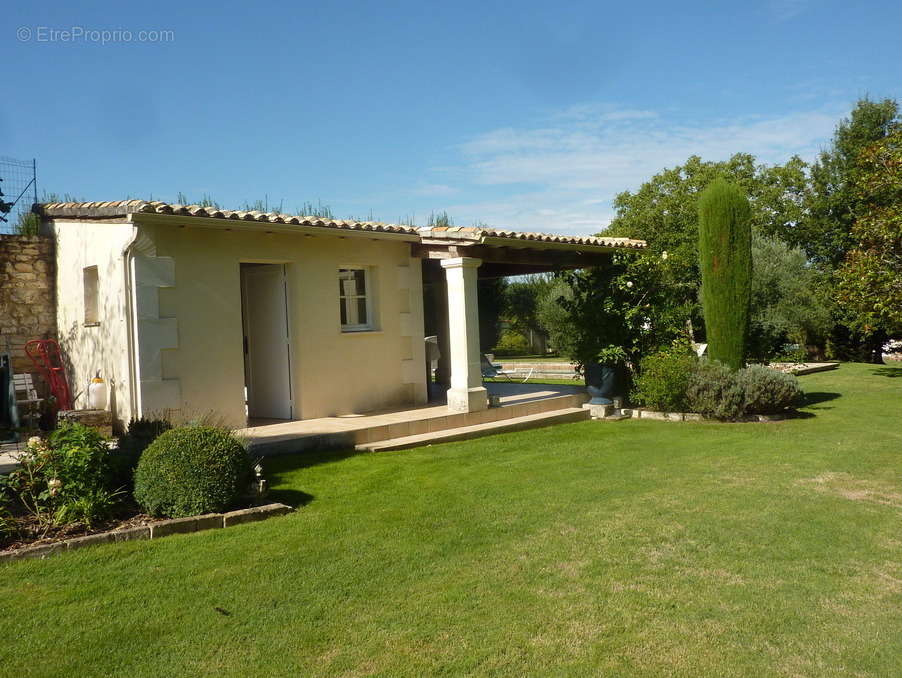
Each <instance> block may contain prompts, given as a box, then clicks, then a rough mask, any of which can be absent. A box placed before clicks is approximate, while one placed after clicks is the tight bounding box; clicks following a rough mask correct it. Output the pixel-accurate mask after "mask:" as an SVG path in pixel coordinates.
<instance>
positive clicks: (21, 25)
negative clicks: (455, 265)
mask: <svg viewBox="0 0 902 678" xmlns="http://www.w3.org/2000/svg"><path fill="white" fill-rule="evenodd" d="M3 15H4V16H3V26H2V29H0V30H2V33H3V34H4V35H3V38H2V40H0V69H2V72H3V82H4V85H5V87H4V91H5V94H4V100H3V105H2V106H0V155H7V156H12V157H16V158H31V157H35V158H37V162H38V169H39V184H40V187H42V188H44V189H46V190H48V191H54V192H57V193H64V192H68V193H70V194H73V195H75V196H77V197H79V198H84V199H88V200H116V199H120V198H123V197H126V196H132V197H148V196H150V195H152V196H153V197H154V198H155V199H163V200H171V201H174V200H175V199H176V194H177V192H179V191H182V192H184V193H186V194H187V195H188V196H189V197H190V198H192V199H196V198H200V197H201V196H202V195H203V194H211V195H212V196H213V197H214V198H216V199H217V200H218V201H219V202H220V203H222V204H223V205H224V206H227V207H235V206H238V205H239V204H241V203H243V202H244V201H246V200H254V199H256V198H262V197H263V196H264V194H267V195H268V196H269V199H270V201H271V202H275V203H276V204H278V202H279V201H280V200H283V201H284V202H283V210H284V211H287V212H292V213H293V212H294V211H295V210H296V209H297V208H298V207H299V206H301V205H302V204H303V203H304V202H306V201H313V202H316V201H317V200H321V201H322V202H323V203H326V204H328V205H331V206H332V208H333V210H334V212H335V213H336V216H339V217H342V218H344V217H349V216H354V217H360V216H367V215H369V214H370V213H371V212H372V214H373V216H374V217H376V218H378V219H381V220H384V221H396V220H397V219H398V218H399V217H403V216H405V215H415V217H416V219H417V221H418V222H419V223H421V224H422V223H424V221H425V218H426V216H427V215H428V213H429V212H430V211H432V210H448V212H449V213H451V215H452V216H453V217H454V218H455V220H456V222H457V223H458V224H461V225H470V224H472V223H473V222H474V221H475V220H480V221H483V222H486V223H489V224H491V225H493V226H498V227H507V228H515V229H520V230H541V231H551V232H573V233H591V232H595V231H598V230H599V229H601V228H603V227H604V225H605V224H606V223H607V222H608V220H609V219H610V218H611V216H612V214H613V211H612V208H611V204H610V202H611V199H612V198H613V197H614V196H615V195H616V194H617V193H618V192H620V191H622V190H626V189H635V188H636V187H638V186H639V184H641V182H642V181H643V180H645V179H647V178H649V177H650V176H651V175H653V174H654V173H656V172H657V171H659V170H660V169H662V168H663V167H667V166H673V165H676V164H679V163H681V162H682V161H684V160H685V159H686V158H687V157H688V156H689V155H691V154H698V155H701V156H702V157H703V158H705V159H710V160H718V159H724V158H726V157H728V156H729V155H731V154H732V153H734V152H738V151H744V152H748V153H752V154H754V155H756V156H757V157H758V158H759V159H761V160H762V161H765V162H782V161H784V160H785V159H786V158H788V157H789V156H791V155H792V154H799V155H801V156H802V157H804V158H806V159H811V158H813V157H814V155H815V154H816V152H817V150H818V149H819V148H821V147H822V146H823V145H824V144H825V143H826V142H827V141H828V139H829V137H830V135H831V134H832V131H833V128H834V126H835V124H836V122H837V121H838V119H839V118H840V117H842V116H843V115H846V114H847V113H848V112H849V110H850V109H851V107H852V106H853V105H854V103H855V101H856V100H857V99H858V98H859V97H862V96H864V95H870V96H871V97H872V98H883V97H893V98H902V68H900V64H902V40H900V39H899V35H900V32H902V3H892V2H867V1H865V2H856V3H850V2H847V1H845V2H840V1H824V2H816V1H814V0H811V1H808V0H763V1H761V2H753V1H749V2H742V3H739V2H689V1H687V2H682V3H673V2H630V3H625V2H579V3H551V2H545V3H533V2H519V3H512V2H497V3H496V2H485V1H483V2H454V3H434V2H426V1H424V0H420V1H418V2H376V1H370V2H328V3H327V2H300V3H287V2H285V3H273V2H264V1H257V2H240V3H235V2H225V1H223V2H215V3H213V2H179V3H168V2H155V3H124V2H117V3H100V2H96V3H79V2H53V1H50V2H44V3H18V5H11V4H8V5H7V6H6V7H5V8H4V12H3ZM72 28H75V29H79V30H82V31H84V32H85V36H84V37H77V38H76V37H70V38H68V39H67V38H65V37H60V36H59V35H57V37H55V38H54V37H53V36H52V34H51V33H50V31H51V29H55V30H68V29H72ZM91 31H110V32H113V31H130V32H131V34H132V39H131V41H127V40H124V39H122V38H121V37H119V36H117V35H115V34H113V35H111V36H110V37H109V38H108V42H107V44H104V43H103V37H102V35H100V34H95V33H89V32H91ZM140 31H171V35H170V36H169V37H168V38H160V39H157V40H153V39H151V40H147V41H144V42H141V41H140V40H139V37H138V36H139V32H140ZM151 37H153V36H151ZM109 40H111V42H110V41H109Z"/></svg>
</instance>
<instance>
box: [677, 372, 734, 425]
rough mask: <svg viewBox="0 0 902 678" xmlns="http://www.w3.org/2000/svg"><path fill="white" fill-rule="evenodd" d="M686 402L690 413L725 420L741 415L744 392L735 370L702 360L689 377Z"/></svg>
mask: <svg viewBox="0 0 902 678" xmlns="http://www.w3.org/2000/svg"><path fill="white" fill-rule="evenodd" d="M686 402H687V403H688V405H689V409H690V410H691V411H692V412H698V413H699V414H702V415H704V416H706V417H713V418H714V419H722V420H725V421H738V420H739V419H742V418H743V417H744V416H745V394H744V393H743V391H742V386H741V385H740V384H739V383H737V380H736V377H735V373H734V372H733V371H732V370H731V369H729V368H728V367H725V366H724V365H722V364H721V363H718V362H715V361H710V360H703V361H701V362H699V363H698V366H697V367H696V368H695V371H693V373H692V376H690V377H689V385H688V386H687V388H686Z"/></svg>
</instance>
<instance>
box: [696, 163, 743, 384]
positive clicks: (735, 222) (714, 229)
mask: <svg viewBox="0 0 902 678" xmlns="http://www.w3.org/2000/svg"><path fill="white" fill-rule="evenodd" d="M750 217H751V208H750V207H749V201H748V198H747V197H746V196H745V193H744V192H743V191H742V189H741V188H739V187H738V186H736V185H735V184H731V183H729V182H727V181H724V180H723V179H715V180H714V181H713V182H711V184H709V185H708V187H707V188H706V189H705V190H704V191H702V194H701V196H700V197H699V201H698V221H699V264H700V268H701V274H702V304H703V306H704V310H705V327H706V328H707V331H708V342H709V343H708V353H709V355H710V356H711V358H713V359H714V360H718V361H720V362H722V363H723V364H724V365H726V366H727V367H729V368H731V369H733V370H738V369H740V368H741V367H743V366H744V365H745V355H746V341H747V339H748V329H749V302H750V296H751V289H752V287H751V286H752V228H751V224H750V220H751V219H750Z"/></svg>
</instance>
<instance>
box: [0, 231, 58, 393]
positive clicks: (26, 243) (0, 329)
mask: <svg viewBox="0 0 902 678" xmlns="http://www.w3.org/2000/svg"><path fill="white" fill-rule="evenodd" d="M54 256H55V255H54V243H53V240H52V239H50V238H45V237H41V236H22V235H0V353H7V352H8V353H10V354H11V355H12V362H13V369H14V370H15V371H16V372H19V373H22V372H33V371H34V368H33V366H32V363H31V360H29V359H28V357H27V356H26V355H25V349H24V346H25V342H27V341H29V340H31V339H55V338H56V292H55V289H56V266H55V263H54ZM37 381H40V380H37Z"/></svg>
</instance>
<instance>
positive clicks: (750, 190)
mask: <svg viewBox="0 0 902 678" xmlns="http://www.w3.org/2000/svg"><path fill="white" fill-rule="evenodd" d="M717 177H723V178H724V179H726V180H727V181H730V182H731V183H733V184H736V185H738V186H739V187H740V188H742V190H743V191H745V193H746V194H747V195H748V199H749V204H750V207H751V213H750V219H751V224H752V228H753V231H755V232H760V233H763V234H768V235H771V236H776V235H778V234H780V233H782V232H784V231H786V230H787V229H788V228H789V226H790V225H791V224H794V223H797V222H798V220H799V219H800V218H801V216H802V209H803V208H802V202H803V197H804V195H805V190H806V181H807V174H806V165H805V163H804V162H803V161H802V160H800V159H799V158H797V157H793V158H791V159H790V160H789V161H788V162H787V163H786V164H784V165H777V166H772V165H764V164H759V163H757V162H756V160H755V158H754V157H753V156H751V155H748V154H746V153H737V154H736V155H734V156H733V157H731V158H730V159H729V160H727V161H725V162H706V161H703V160H702V159H701V158H699V157H697V156H692V157H690V158H689V159H688V160H687V161H686V162H685V163H684V164H683V165H680V166H678V167H674V168H672V169H665V170H663V171H662V172H660V173H658V174H656V175H655V176H653V177H652V178H651V179H649V180H648V181H647V182H645V183H644V184H642V186H641V187H640V188H639V190H637V191H635V192H631V191H625V192H623V193H621V194H619V195H618V196H617V197H616V199H615V201H614V207H615V209H616V210H617V215H616V217H615V218H614V220H613V221H612V222H611V225H610V226H609V227H608V229H607V230H605V231H604V232H603V233H602V234H601V235H605V236H628V237H633V238H641V239H644V240H646V241H647V242H648V246H649V249H650V250H651V252H652V254H653V255H655V257H656V258H657V259H658V260H660V258H661V257H664V256H666V260H665V261H666V266H665V267H663V270H662V271H661V276H662V280H661V281H660V286H661V288H662V289H661V290H660V291H659V292H658V293H657V296H658V298H659V303H661V304H663V305H664V306H666V308H667V314H666V316H667V320H666V322H670V323H683V324H684V325H688V333H689V334H691V335H692V338H693V339H696V340H702V339H704V328H703V325H702V323H701V305H700V302H699V288H700V285H701V274H700V271H699V266H698V262H699V259H698V210H697V201H698V196H699V194H700V193H701V191H702V190H704V188H705V187H706V186H708V184H710V183H711V182H712V181H713V180H714V179H715V178H717ZM634 265H638V263H636V264H634ZM637 280H638V281H639V283H640V284H642V278H641V277H639V278H637Z"/></svg>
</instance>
